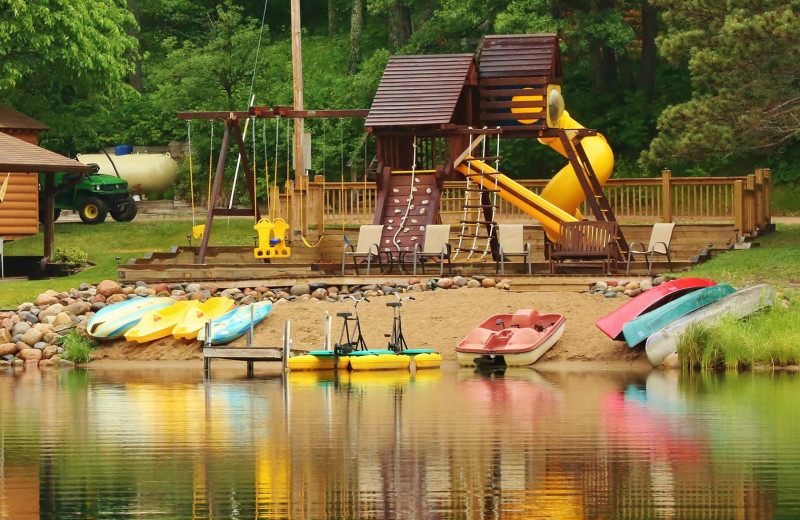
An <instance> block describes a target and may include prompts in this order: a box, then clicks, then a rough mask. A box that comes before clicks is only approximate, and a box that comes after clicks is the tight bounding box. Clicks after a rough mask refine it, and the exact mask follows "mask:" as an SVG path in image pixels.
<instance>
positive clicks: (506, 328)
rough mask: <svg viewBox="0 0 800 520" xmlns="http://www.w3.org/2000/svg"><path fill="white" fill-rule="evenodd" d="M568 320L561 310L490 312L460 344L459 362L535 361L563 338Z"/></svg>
mask: <svg viewBox="0 0 800 520" xmlns="http://www.w3.org/2000/svg"><path fill="white" fill-rule="evenodd" d="M565 322H566V318H564V316H562V315H561V314H539V312H538V311H536V310H534V309H520V310H518V311H517V312H515V313H514V314H496V315H494V316H490V317H489V318H488V319H486V320H485V321H484V322H483V323H481V324H480V325H478V326H477V327H476V328H474V329H473V330H472V332H470V333H469V334H467V337H466V338H464V339H463V340H461V341H460V342H459V343H458V345H456V354H457V355H458V362H459V363H461V364H462V365H464V366H473V365H500V366H503V365H505V366H526V365H531V364H533V363H535V362H536V361H537V360H538V359H539V358H540V357H542V355H543V354H544V353H545V352H547V351H548V350H550V348H551V347H552V346H553V345H555V344H556V343H557V342H558V340H559V339H561V336H562V335H563V334H564V323H565Z"/></svg>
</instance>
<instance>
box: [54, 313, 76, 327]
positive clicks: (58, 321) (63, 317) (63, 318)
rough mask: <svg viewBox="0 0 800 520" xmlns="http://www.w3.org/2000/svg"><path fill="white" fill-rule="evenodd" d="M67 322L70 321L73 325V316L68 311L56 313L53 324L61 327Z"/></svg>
mask: <svg viewBox="0 0 800 520" xmlns="http://www.w3.org/2000/svg"><path fill="white" fill-rule="evenodd" d="M65 323H69V324H70V325H72V317H71V316H70V315H69V314H67V313H66V312H59V313H58V314H57V315H56V318H55V321H54V322H53V326H54V327H55V328H60V327H61V326H62V325H64V324H65Z"/></svg>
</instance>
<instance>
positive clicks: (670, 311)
mask: <svg viewBox="0 0 800 520" xmlns="http://www.w3.org/2000/svg"><path fill="white" fill-rule="evenodd" d="M734 291H735V289H734V288H733V287H731V286H730V285H728V284H726V283H721V284H719V285H712V286H711V287H705V288H703V289H699V290H697V291H694V292H691V293H689V294H685V295H683V296H681V297H680V298H678V299H677V300H673V301H671V302H669V303H668V304H666V305H664V306H662V307H659V308H657V309H656V310H653V311H650V312H648V313H647V314H643V315H641V316H639V317H638V318H636V319H635V320H632V321H629V322H628V323H626V324H625V326H624V327H622V334H623V335H624V336H625V341H627V342H628V346H630V347H631V348H632V347H635V346H636V345H638V344H640V343H641V342H643V341H645V340H647V338H648V337H650V335H651V334H653V333H654V332H655V331H657V330H658V329H660V328H661V327H664V326H665V325H667V324H668V323H670V322H672V321H674V320H676V319H678V318H680V317H681V316H684V315H686V314H689V313H690V312H692V311H694V310H696V309H699V308H700V307H704V306H706V305H708V304H709V303H712V302H715V301H717V300H719V299H720V298H722V297H725V296H727V295H729V294H731V293H732V292H734Z"/></svg>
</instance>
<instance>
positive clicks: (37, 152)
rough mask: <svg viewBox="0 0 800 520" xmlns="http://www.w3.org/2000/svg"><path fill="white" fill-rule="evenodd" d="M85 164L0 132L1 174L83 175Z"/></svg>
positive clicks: (85, 170) (88, 170) (87, 169)
mask: <svg viewBox="0 0 800 520" xmlns="http://www.w3.org/2000/svg"><path fill="white" fill-rule="evenodd" d="M90 171H93V168H91V167H89V166H86V165H85V164H83V163H81V162H78V161H75V160H73V159H70V158H69V157H64V156H63V155H59V154H57V153H55V152H51V151H50V150H45V149H44V148H42V147H40V146H36V145H35V144H31V143H27V142H25V141H23V140H22V139H17V138H16V137H13V136H10V135H8V134H4V133H3V132H0V172H37V173H55V172H66V173H83V172H90Z"/></svg>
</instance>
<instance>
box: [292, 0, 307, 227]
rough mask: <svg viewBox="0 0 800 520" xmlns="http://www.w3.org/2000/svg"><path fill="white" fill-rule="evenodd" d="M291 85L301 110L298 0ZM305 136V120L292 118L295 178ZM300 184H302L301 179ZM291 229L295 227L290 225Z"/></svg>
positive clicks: (302, 160) (297, 1) (295, 3)
mask: <svg viewBox="0 0 800 520" xmlns="http://www.w3.org/2000/svg"><path fill="white" fill-rule="evenodd" d="M291 13H292V82H293V83H292V85H293V90H294V109H295V110H303V50H302V47H301V29H300V0H292V3H291ZM304 138H305V120H304V119H303V118H302V117H298V118H295V120H294V166H295V169H294V172H295V179H298V178H300V177H302V176H304V175H305V169H306V165H305V155H304V154H303V144H304V143H303V140H304ZM300 182H301V186H302V185H303V181H300ZM292 229H296V228H294V227H292Z"/></svg>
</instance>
